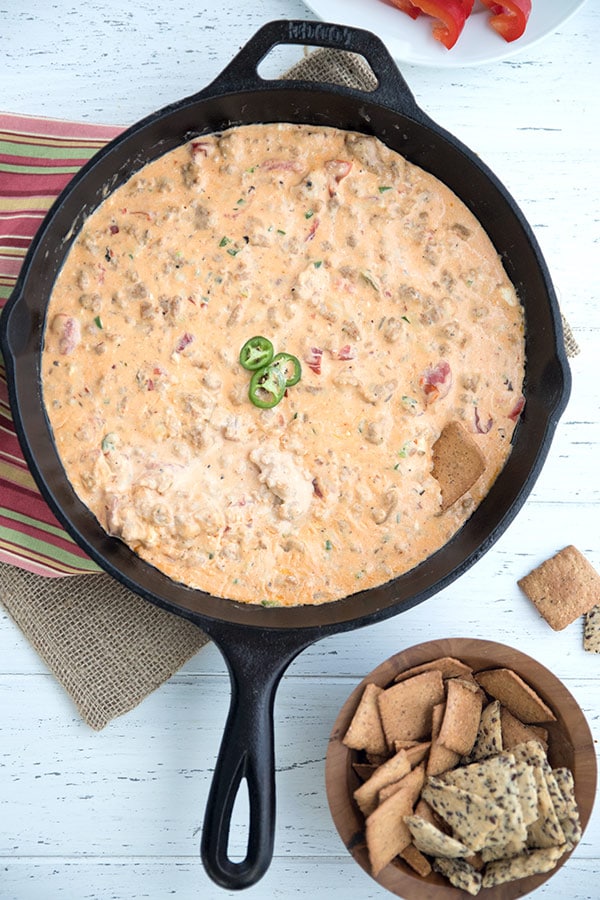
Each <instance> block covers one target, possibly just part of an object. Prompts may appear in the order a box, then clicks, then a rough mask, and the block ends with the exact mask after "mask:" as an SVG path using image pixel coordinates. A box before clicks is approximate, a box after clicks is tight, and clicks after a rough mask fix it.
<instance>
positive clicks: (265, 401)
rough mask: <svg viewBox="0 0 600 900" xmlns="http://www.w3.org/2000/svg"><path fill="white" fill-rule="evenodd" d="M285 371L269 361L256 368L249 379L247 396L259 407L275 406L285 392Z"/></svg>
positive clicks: (268, 407) (269, 407)
mask: <svg viewBox="0 0 600 900" xmlns="http://www.w3.org/2000/svg"><path fill="white" fill-rule="evenodd" d="M286 388H287V385H286V383H285V373H284V371H283V369H282V368H281V367H280V366H278V365H276V366H274V365H273V363H271V364H270V365H268V366H263V368H262V369H258V370H257V371H256V372H255V373H254V374H253V376H252V378H251V379H250V388H249V390H248V396H249V397H250V399H251V401H252V402H253V403H254V405H255V406H258V407H260V409H271V407H273V406H277V404H278V403H279V401H280V400H281V398H282V397H283V395H284V394H285V392H286Z"/></svg>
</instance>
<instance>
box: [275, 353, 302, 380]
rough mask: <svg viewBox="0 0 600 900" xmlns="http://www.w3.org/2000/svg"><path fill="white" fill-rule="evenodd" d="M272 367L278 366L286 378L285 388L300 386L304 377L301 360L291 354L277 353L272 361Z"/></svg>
mask: <svg viewBox="0 0 600 900" xmlns="http://www.w3.org/2000/svg"><path fill="white" fill-rule="evenodd" d="M271 366H277V368H278V369H281V371H282V372H283V374H284V376H285V386H286V387H292V385H294V384H298V382H299V381H300V378H301V377H302V366H301V365H300V360H299V359H297V358H296V357H295V356H292V354H291V353H277V354H276V355H275V356H274V357H273V359H272V360H271Z"/></svg>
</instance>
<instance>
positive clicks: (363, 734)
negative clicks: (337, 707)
mask: <svg viewBox="0 0 600 900" xmlns="http://www.w3.org/2000/svg"><path fill="white" fill-rule="evenodd" d="M382 691H383V688H380V687H379V685H377V684H367V685H365V689H364V691H363V693H362V697H361V698H360V702H359V704H358V706H357V708H356V712H355V713H354V715H353V717H352V721H351V722H350V726H349V728H348V731H347V732H346V735H345V737H344V739H343V742H342V743H344V744H345V745H346V747H350V748H352V749H354V750H366V751H367V752H368V753H376V754H385V753H387V750H388V748H387V743H386V740H385V735H384V733H383V727H382V725H381V719H380V718H379V707H378V706H377V697H378V695H379V694H381V692H382Z"/></svg>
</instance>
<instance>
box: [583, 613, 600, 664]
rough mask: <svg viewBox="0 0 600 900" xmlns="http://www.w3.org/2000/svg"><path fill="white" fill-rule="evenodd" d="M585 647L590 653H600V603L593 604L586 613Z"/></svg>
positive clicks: (584, 627) (584, 628)
mask: <svg viewBox="0 0 600 900" xmlns="http://www.w3.org/2000/svg"><path fill="white" fill-rule="evenodd" d="M583 649H584V650H587V652H588V653H600V605H598V606H592V608H591V609H590V610H588V611H587V613H586V614H585V623H584V626H583Z"/></svg>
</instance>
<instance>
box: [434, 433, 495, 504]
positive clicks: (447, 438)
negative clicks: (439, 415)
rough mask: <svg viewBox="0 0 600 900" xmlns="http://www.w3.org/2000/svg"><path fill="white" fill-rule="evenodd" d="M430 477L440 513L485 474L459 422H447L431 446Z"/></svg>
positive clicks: (480, 457) (481, 459)
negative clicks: (436, 487) (435, 487)
mask: <svg viewBox="0 0 600 900" xmlns="http://www.w3.org/2000/svg"><path fill="white" fill-rule="evenodd" d="M432 454H433V456H432V458H433V468H432V471H431V474H432V475H433V477H434V478H435V479H436V480H437V481H438V482H439V485H440V491H441V494H442V511H444V510H446V509H449V507H451V506H452V505H453V504H454V503H456V501H457V500H458V499H460V497H462V496H463V495H464V494H466V493H467V491H468V490H470V489H471V488H472V487H473V485H474V484H475V482H476V481H477V479H478V478H479V477H480V475H482V474H483V472H484V471H485V456H484V455H483V453H482V452H481V450H480V449H479V446H478V444H477V443H476V442H475V441H474V440H473V438H472V437H471V435H470V434H468V432H467V431H465V429H464V428H463V427H462V425H461V424H460V423H459V422H455V421H453V422H448V424H447V425H444V427H443V429H442V431H441V434H440V436H439V438H438V439H437V441H436V442H435V443H434V445H433V447H432Z"/></svg>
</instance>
